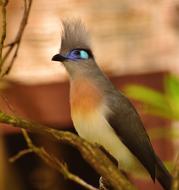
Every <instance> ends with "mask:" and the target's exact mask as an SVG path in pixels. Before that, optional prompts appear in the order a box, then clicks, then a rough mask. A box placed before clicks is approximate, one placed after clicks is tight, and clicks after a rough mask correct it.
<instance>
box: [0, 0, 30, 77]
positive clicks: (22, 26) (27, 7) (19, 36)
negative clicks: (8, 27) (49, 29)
mask: <svg viewBox="0 0 179 190" xmlns="http://www.w3.org/2000/svg"><path fill="white" fill-rule="evenodd" d="M1 1H3V0H1ZM32 1H33V0H28V1H27V0H24V13H23V17H22V20H21V23H20V27H19V29H18V32H17V35H16V37H15V40H14V41H13V42H11V43H9V44H7V45H5V46H3V44H2V47H6V48H8V50H7V51H6V53H5V54H4V56H3V57H2V59H1V60H0V71H1V77H3V76H5V75H6V74H8V73H9V72H10V70H11V68H12V66H13V64H14V61H15V59H16V57H17V54H18V51H19V47H20V44H21V39H22V36H23V33H24V29H25V27H26V25H27V22H28V18H29V14H30V10H31V6H32ZM5 34H6V32H5ZM14 48H15V51H14V54H13V56H12V59H11V60H10V63H9V66H8V67H7V68H6V69H5V70H4V71H2V67H3V65H4V63H5V62H6V60H7V58H8V57H9V55H10V53H11V52H12V50H13V49H14Z"/></svg>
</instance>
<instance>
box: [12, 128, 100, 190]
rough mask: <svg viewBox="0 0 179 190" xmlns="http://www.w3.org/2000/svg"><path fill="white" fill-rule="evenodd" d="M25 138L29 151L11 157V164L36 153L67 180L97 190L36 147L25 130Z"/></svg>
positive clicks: (42, 149)
mask: <svg viewBox="0 0 179 190" xmlns="http://www.w3.org/2000/svg"><path fill="white" fill-rule="evenodd" d="M22 132H23V135H24V138H25V140H26V142H27V145H28V147H29V148H28V149H25V150H21V151H20V152H18V153H17V154H16V155H15V156H13V157H11V158H10V159H9V160H10V162H14V161H16V160H17V159H19V158H20V157H22V156H24V155H26V154H29V153H35V154H36V155H37V156H39V157H40V158H41V159H42V160H43V161H44V162H45V163H46V164H48V165H49V166H50V167H52V168H53V169H55V170H57V171H58V172H60V173H61V174H62V175H63V176H64V177H65V178H67V179H69V180H71V181H73V182H75V183H77V184H79V185H81V186H82V187H84V188H86V189H88V190H97V188H95V187H93V186H91V185H90V184H88V183H86V182H85V181H84V180H82V179H81V178H80V177H78V176H76V175H74V174H72V173H71V172H70V171H69V170H68V167H67V165H66V164H65V163H64V164H62V162H60V161H59V160H58V159H57V158H56V157H55V156H53V155H50V154H48V153H47V152H46V151H45V149H44V148H39V147H37V146H35V145H34V144H33V143H32V141H31V139H30V137H29V136H28V133H27V132H26V130H25V129H22Z"/></svg>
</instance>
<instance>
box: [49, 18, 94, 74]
mask: <svg viewBox="0 0 179 190" xmlns="http://www.w3.org/2000/svg"><path fill="white" fill-rule="evenodd" d="M62 25H63V33H62V41H61V48H60V53H58V54H56V55H54V56H53V57H52V60H53V61H60V62H62V63H63V64H64V66H65V68H66V70H67V72H68V73H69V75H70V76H71V77H75V76H77V75H80V74H82V73H85V74H87V73H90V70H91V68H92V67H93V68H95V67H96V63H95V60H94V56H93V53H92V51H91V46H90V43H89V35H88V32H87V31H86V29H85V27H84V25H83V23H82V22H81V20H65V21H62ZM92 70H93V69H92Z"/></svg>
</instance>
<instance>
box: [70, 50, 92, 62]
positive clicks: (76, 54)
mask: <svg viewBox="0 0 179 190" xmlns="http://www.w3.org/2000/svg"><path fill="white" fill-rule="evenodd" d="M67 57H68V58H69V59H72V60H75V59H89V54H88V52H87V51H85V50H80V49H74V50H72V51H71V52H70V53H68V54H67Z"/></svg>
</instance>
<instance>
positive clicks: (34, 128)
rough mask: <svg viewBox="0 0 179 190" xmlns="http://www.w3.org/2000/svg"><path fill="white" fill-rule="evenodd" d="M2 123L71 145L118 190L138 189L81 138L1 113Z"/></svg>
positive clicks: (96, 149)
mask: <svg viewBox="0 0 179 190" xmlns="http://www.w3.org/2000/svg"><path fill="white" fill-rule="evenodd" d="M0 122H1V123H6V124H10V125H13V126H14V127H20V128H24V129H28V130H29V131H31V132H35V133H38V134H43V135H45V136H47V137H49V138H51V139H53V140H55V141H57V142H61V143H66V144H69V145H71V146H73V147H75V148H76V149H78V150H79V152H80V153H81V155H82V157H83V158H84V159H85V160H86V161H87V162H88V163H89V164H90V165H91V166H92V167H93V168H94V169H95V170H96V171H97V172H98V173H99V174H100V175H101V176H103V177H104V178H105V179H106V180H107V181H108V182H109V183H110V184H111V186H112V187H113V188H114V189H116V190H136V188H135V187H134V186H133V185H132V184H131V182H129V181H128V180H127V178H126V177H125V176H124V175H123V174H121V173H120V171H119V170H118V168H117V167H116V166H115V165H114V164H113V163H112V161H111V160H110V159H109V158H107V157H106V155H105V154H104V153H103V152H102V150H101V149H100V148H99V147H98V146H96V145H93V144H91V143H89V142H87V141H86V140H84V139H82V138H80V137H79V136H77V135H75V134H73V133H70V132H64V131H59V130H56V129H52V128H49V127H47V126H44V125H40V124H37V123H34V122H31V121H27V120H24V119H21V118H18V117H15V116H11V115H7V114H6V113H4V112H2V111H0Z"/></svg>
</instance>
